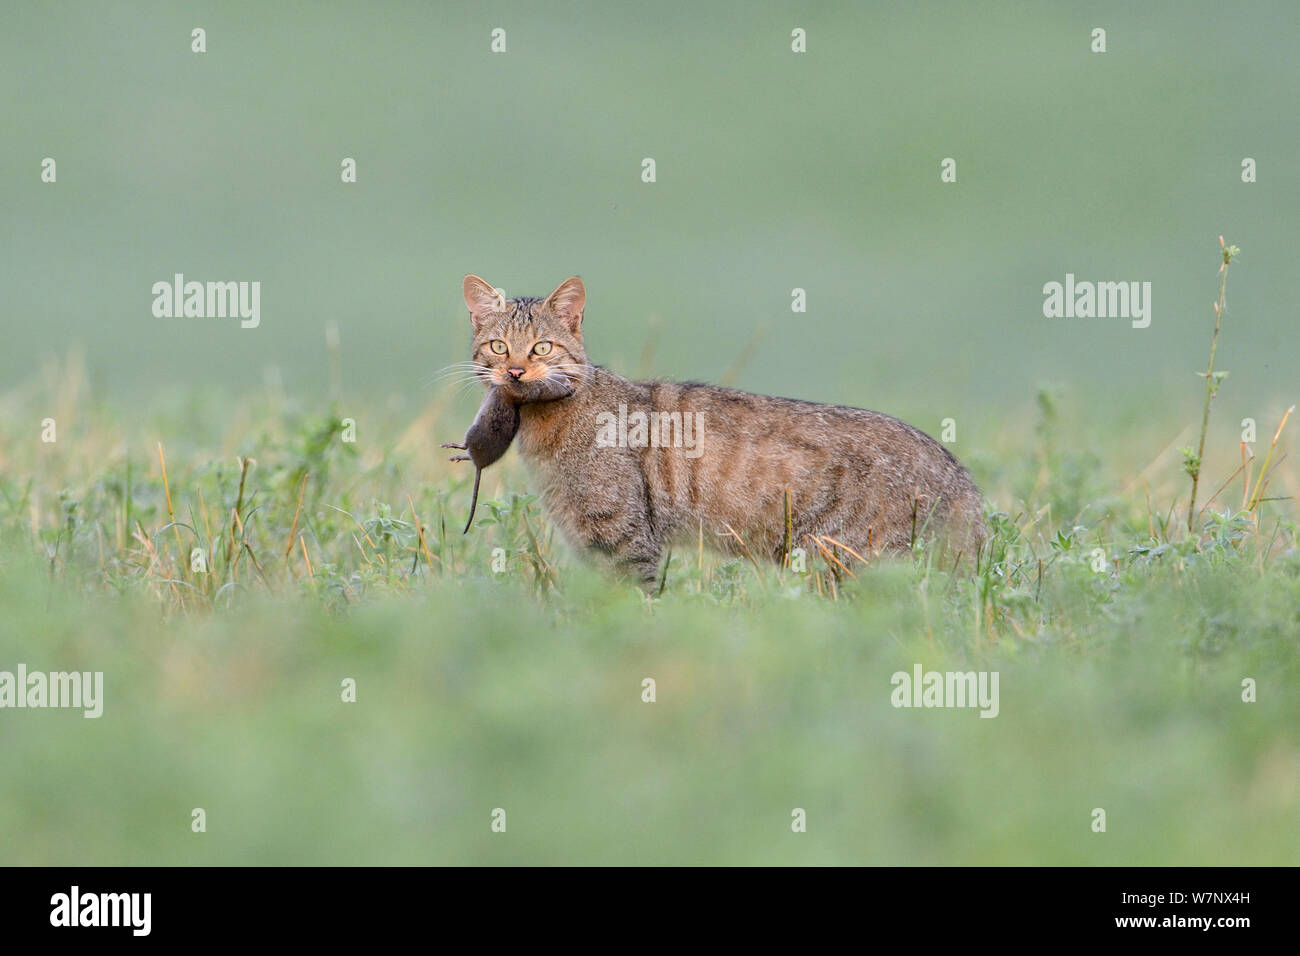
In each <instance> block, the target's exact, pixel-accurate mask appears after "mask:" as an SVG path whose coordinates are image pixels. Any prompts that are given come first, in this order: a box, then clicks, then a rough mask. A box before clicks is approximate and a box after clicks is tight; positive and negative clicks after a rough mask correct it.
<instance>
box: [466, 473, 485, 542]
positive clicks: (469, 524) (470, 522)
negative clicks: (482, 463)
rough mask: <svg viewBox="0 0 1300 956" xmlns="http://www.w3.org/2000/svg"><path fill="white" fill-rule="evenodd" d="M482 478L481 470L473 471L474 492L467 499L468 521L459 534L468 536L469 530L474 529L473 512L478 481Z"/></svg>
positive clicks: (476, 497)
mask: <svg viewBox="0 0 1300 956" xmlns="http://www.w3.org/2000/svg"><path fill="white" fill-rule="evenodd" d="M482 477H483V469H482V468H475V469H474V492H473V494H472V495H471V496H470V499H469V520H468V521H466V522H465V530H464V531H462V532H461V534H469V529H470V528H472V527H474V512H475V510H476V509H477V508H478V480H479V479H480V478H482Z"/></svg>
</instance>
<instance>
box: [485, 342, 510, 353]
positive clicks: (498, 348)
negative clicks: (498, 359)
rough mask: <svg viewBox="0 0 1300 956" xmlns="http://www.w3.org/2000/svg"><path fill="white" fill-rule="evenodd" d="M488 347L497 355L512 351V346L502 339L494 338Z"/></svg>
mask: <svg viewBox="0 0 1300 956" xmlns="http://www.w3.org/2000/svg"><path fill="white" fill-rule="evenodd" d="M488 348H490V349H491V350H492V351H493V352H495V353H496V354H497V355H505V354H506V353H507V352H509V351H510V346H508V345H506V343H505V342H503V341H501V339H493V340H492V341H491V342H489V343H488Z"/></svg>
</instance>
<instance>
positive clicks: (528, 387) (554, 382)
mask: <svg viewBox="0 0 1300 956" xmlns="http://www.w3.org/2000/svg"><path fill="white" fill-rule="evenodd" d="M573 391H574V389H573V386H572V385H571V384H570V383H569V382H568V380H566V379H562V378H561V379H556V378H543V379H537V380H535V381H531V382H515V383H514V384H512V385H511V386H510V387H509V388H508V389H507V388H506V387H504V386H501V385H492V386H489V388H488V392H487V395H485V396H484V397H483V404H482V405H480V406H479V410H478V414H477V415H475V416H474V423H473V424H472V425H470V426H469V431H468V432H466V433H465V441H464V442H463V443H460V444H457V443H456V442H443V444H442V447H443V448H459V449H461V450H462V451H467V452H469V454H468V455H456V456H455V457H453V458H450V459H448V460H449V461H471V462H473V463H474V491H473V492H472V494H471V497H470V502H469V521H467V522H466V523H465V530H464V531H462V532H461V534H469V529H470V528H472V527H473V526H474V512H475V511H476V510H477V508H478V485H479V480H480V479H481V478H482V477H483V469H484V468H486V467H488V466H489V465H491V464H494V463H495V462H496V461H498V460H499V459H500V458H501V456H502V455H504V454H505V453H506V450H507V449H508V448H509V447H510V443H511V442H512V441H514V440H515V432H517V431H519V406H520V405H523V404H531V403H532V402H552V401H555V400H556V399H560V398H568V397H569V396H570V395H572V394H573Z"/></svg>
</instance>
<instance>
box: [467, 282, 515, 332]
mask: <svg viewBox="0 0 1300 956" xmlns="http://www.w3.org/2000/svg"><path fill="white" fill-rule="evenodd" d="M461 288H462V290H463V291H464V293H465V305H466V306H467V307H468V308H469V317H470V319H472V320H473V322H474V324H475V325H478V324H479V323H480V322H482V321H483V318H484V317H485V316H487V315H490V314H491V313H493V312H504V311H505V310H506V300H505V296H503V295H501V293H499V292H498V291H497V290H496V289H494V288H492V286H490V285H488V284H487V282H485V281H484V280H482V279H480V278H479V277H478V276H466V277H465V282H464V284H463V285H462V287H461Z"/></svg>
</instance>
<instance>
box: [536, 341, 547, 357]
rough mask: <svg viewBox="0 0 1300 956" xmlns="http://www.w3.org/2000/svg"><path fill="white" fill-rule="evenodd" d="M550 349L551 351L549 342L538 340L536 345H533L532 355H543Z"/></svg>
mask: <svg viewBox="0 0 1300 956" xmlns="http://www.w3.org/2000/svg"><path fill="white" fill-rule="evenodd" d="M550 351H551V343H550V342H538V343H537V344H536V345H534V346H533V354H534V355H545V354H547V353H548V352H550Z"/></svg>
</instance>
